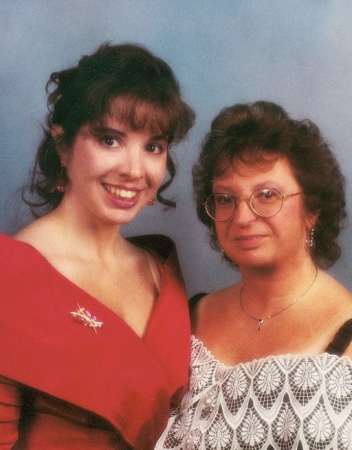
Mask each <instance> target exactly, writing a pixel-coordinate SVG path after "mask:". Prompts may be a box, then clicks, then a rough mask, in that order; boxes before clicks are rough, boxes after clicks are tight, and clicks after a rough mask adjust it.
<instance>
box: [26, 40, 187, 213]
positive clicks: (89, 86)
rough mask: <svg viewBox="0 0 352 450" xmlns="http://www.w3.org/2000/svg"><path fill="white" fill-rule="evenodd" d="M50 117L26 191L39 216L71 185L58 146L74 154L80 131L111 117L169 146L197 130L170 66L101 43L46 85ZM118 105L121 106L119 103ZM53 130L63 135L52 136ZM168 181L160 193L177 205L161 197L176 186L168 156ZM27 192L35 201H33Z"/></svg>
mask: <svg viewBox="0 0 352 450" xmlns="http://www.w3.org/2000/svg"><path fill="white" fill-rule="evenodd" d="M46 90H47V93H48V109H49V113H48V115H47V118H46V126H45V127H44V130H43V132H44V134H43V138H42V141H41V143H40V145H39V147H38V151H37V156H36V161H35V165H34V170H33V174H32V180H31V183H30V186H29V187H26V188H24V189H23V191H22V197H23V199H24V201H25V202H26V203H27V204H28V205H30V206H31V210H32V213H33V215H34V216H35V217H38V216H40V215H42V214H44V213H46V212H48V211H50V210H52V209H55V208H56V207H57V206H58V205H59V204H60V202H61V200H62V197H63V193H61V192H59V191H58V190H57V189H56V185H57V183H58V181H62V179H63V178H64V181H66V180H67V176H66V173H65V170H64V169H63V168H62V166H61V162H60V157H59V154H58V151H57V146H58V145H59V146H60V147H61V148H64V149H65V151H67V152H70V149H71V147H72V144H73V142H74V140H75V137H76V135H77V133H78V131H79V129H80V128H81V127H82V126H83V125H85V124H90V125H91V128H92V129H94V126H95V125H97V124H98V123H99V122H101V121H102V120H103V118H104V116H106V115H107V114H113V115H115V116H118V119H119V120H120V121H122V122H125V123H127V124H128V125H129V126H130V127H131V128H132V129H133V130H135V131H136V130H140V129H148V130H150V131H152V132H154V131H156V130H157V131H158V132H162V134H164V135H165V136H167V139H168V142H169V144H171V143H173V142H179V141H181V140H182V139H183V138H184V137H185V136H186V135H187V133H188V131H189V129H190V128H191V127H192V126H193V124H194V120H195V114H194V112H193V110H192V109H191V108H190V107H189V106H188V105H187V104H186V103H185V102H184V101H183V100H182V98H181V92H180V88H179V84H178V81H177V79H176V78H175V76H174V74H173V72H172V70H171V68H170V67H169V65H168V64H167V63H166V62H164V61H163V60H161V59H160V58H158V57H156V56H154V55H153V54H152V53H151V52H150V51H148V50H147V49H145V48H144V47H142V46H140V45H134V44H122V45H111V44H109V43H105V44H102V45H101V46H100V47H99V48H98V49H97V50H96V52H95V53H93V54H92V55H89V56H83V57H82V58H81V59H80V61H79V63H78V65H77V66H75V67H71V68H69V69H67V70H63V71H61V72H54V73H52V74H51V76H50V79H49V81H48V83H47V86H46ZM116 100H118V101H116ZM53 125H60V126H61V127H62V129H63V134H62V135H61V136H60V138H59V139H58V140H55V141H54V139H53V137H52V136H51V132H50V131H51V128H52V126H53ZM167 170H168V172H169V175H170V178H169V180H168V181H166V182H165V183H164V184H163V185H162V186H161V187H160V188H159V190H158V192H157V199H158V200H159V201H160V202H161V203H162V204H164V205H165V206H171V207H174V206H175V203H174V202H173V201H171V200H167V199H165V198H164V197H162V196H161V192H163V191H164V190H165V189H166V188H167V187H168V186H169V185H170V184H171V182H172V180H173V178H174V176H175V173H176V168H175V164H174V162H173V160H172V158H171V156H170V153H169V152H168V156H167ZM28 191H29V193H30V194H31V195H33V196H34V200H29V199H28V198H27V197H28Z"/></svg>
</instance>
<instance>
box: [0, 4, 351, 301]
mask: <svg viewBox="0 0 352 450" xmlns="http://www.w3.org/2000/svg"><path fill="white" fill-rule="evenodd" d="M351 24H352V5H351V1H350V0H100V1H98V0H60V1H58V0H0V98H1V100H0V137H1V141H0V142H1V164H0V192H1V197H0V202H1V205H0V208H1V209H0V211H1V217H0V230H1V231H3V232H5V233H9V234H11V233H14V231H15V230H16V229H17V228H18V227H19V226H21V223H23V222H24V221H25V220H26V219H27V217H26V211H25V210H24V209H23V207H21V204H20V200H19V194H18V189H19V188H20V187H21V186H22V185H23V184H24V183H25V182H26V181H27V180H28V174H29V171H30V170H31V167H32V164H33V160H34V154H35V150H36V147H37V144H38V141H39V139H40V136H41V124H42V123H43V120H44V117H45V114H46V95H45V90H44V87H45V83H46V81H47V80H48V77H49V75H50V73H51V72H53V71H57V70H61V69H63V68H66V67H68V66H69V65H72V64H75V63H76V62H77V61H78V59H79V58H80V57H81V56H82V55H84V54H88V53H91V52H92V51H94V50H95V49H96V48H97V46H98V45H99V44H100V43H102V42H103V41H110V42H112V43H122V42H137V43H141V44H143V45H145V46H146V47H148V48H149V49H150V50H152V51H153V52H154V53H156V54H157V55H158V56H160V57H161V58H163V59H164V60H166V61H167V62H168V63H169V64H170V65H171V67H172V68H173V70H174V71H175V73H176V75H177V77H178V79H179V81H180V84H181V87H182V91H183V93H184V96H185V98H186V100H187V101H188V102H189V103H190V104H191V105H192V107H193V108H194V110H195V111H196V113H197V122H196V125H195V127H194V128H193V129H192V131H191V133H190V135H189V137H188V139H187V140H186V141H185V142H184V143H182V144H181V145H179V146H177V147H175V148H174V149H173V152H174V155H175V157H176V159H177V165H178V176H177V178H176V180H175V182H174V183H173V186H172V188H171V189H170V190H169V195H170V196H172V197H173V198H174V199H175V200H177V209H176V210H175V211H171V212H164V211H163V210H162V208H161V207H160V205H158V206H155V207H153V208H146V210H145V211H143V212H142V213H141V214H140V215H139V217H137V219H136V220H135V222H134V223H133V224H131V225H129V226H127V227H126V228H125V229H124V230H123V233H124V234H125V235H132V234H144V233H163V234H166V235H169V236H170V237H172V238H173V239H174V240H175V241H176V243H177V247H178V254H179V259H180V262H181V266H182V270H183V274H184V278H185V282H186V286H187V291H188V294H189V295H192V294H194V293H196V292H198V291H213V290H215V289H218V288H220V287H223V286H226V285H229V284H231V283H233V282H234V281H235V280H237V279H238V277H239V274H238V273H236V272H233V271H232V270H231V269H230V268H229V267H228V266H227V265H226V263H221V258H220V255H219V254H218V253H216V252H214V251H213V250H211V249H210V247H209V245H208V238H207V233H206V229H205V227H204V226H203V225H201V224H200V223H199V222H198V220H197V217H196V214H195V210H194V203H193V198H192V187H191V167H192V165H193V163H194V162H195V160H196V159H197V155H198V152H199V148H200V144H201V141H202V139H203V136H204V134H205V133H206V132H207V131H208V129H209V125H210V122H211V119H212V118H213V117H214V116H215V115H216V114H217V113H218V112H219V111H220V109H222V108H223V107H224V106H229V105H231V104H234V103H237V102H253V101H255V100H258V99H264V100H271V101H274V102H277V103H279V104H281V105H282V106H284V107H285V108H286V109H287V110H288V112H289V113H291V114H292V115H293V116H294V117H295V118H301V119H304V118H307V117H308V118H310V119H312V120H313V121H314V122H315V123H317V125H318V126H319V127H320V128H321V129H322V131H323V134H324V135H325V137H326V139H327V140H328V141H329V142H330V144H331V146H332V148H333V150H334V152H335V153H336V155H337V158H338V160H339V161H340V163H341V166H342V169H343V172H344V174H345V175H346V178H347V202H348V211H349V214H350V215H351V211H352V192H351V179H352V173H351V169H352V158H351V149H352V25H351ZM351 232H352V230H351V227H350V226H347V227H346V229H345V230H344V232H343V233H342V235H341V238H340V242H341V245H342V248H343V253H342V256H341V258H340V260H339V261H338V262H337V263H336V264H335V266H334V267H333V268H332V269H330V272H331V273H332V274H333V275H334V276H336V277H337V278H338V279H339V280H340V281H341V282H342V283H343V284H344V285H345V286H347V287H348V288H349V289H352V276H351V274H352V254H351V253H352V239H351Z"/></svg>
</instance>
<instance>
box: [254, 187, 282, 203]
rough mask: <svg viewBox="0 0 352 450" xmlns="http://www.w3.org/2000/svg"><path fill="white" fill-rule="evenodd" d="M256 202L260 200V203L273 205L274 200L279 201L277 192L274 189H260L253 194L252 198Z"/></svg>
mask: <svg viewBox="0 0 352 450" xmlns="http://www.w3.org/2000/svg"><path fill="white" fill-rule="evenodd" d="M254 197H255V198H256V199H257V200H260V201H262V202H266V203H273V202H275V201H276V200H279V199H280V198H281V196H280V194H279V192H278V191H276V190H275V189H261V190H259V191H257V192H255V196H254Z"/></svg>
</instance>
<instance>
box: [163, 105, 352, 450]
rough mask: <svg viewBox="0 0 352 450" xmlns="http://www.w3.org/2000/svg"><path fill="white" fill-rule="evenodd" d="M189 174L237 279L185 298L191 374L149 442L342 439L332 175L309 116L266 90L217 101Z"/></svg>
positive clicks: (340, 186)
mask: <svg viewBox="0 0 352 450" xmlns="http://www.w3.org/2000/svg"><path fill="white" fill-rule="evenodd" d="M194 186H195V191H196V201H197V210H198V216H199V218H200V220H201V221H202V222H203V223H204V224H205V225H206V226H207V227H208V228H209V230H210V233H211V242H212V245H213V246H214V247H215V248H217V249H219V250H220V251H221V253H222V254H223V256H224V258H225V259H226V260H227V261H229V262H230V264H232V265H233V266H234V267H236V268H238V269H239V270H240V272H241V275H242V281H240V282H239V283H237V284H234V285H233V286H229V287H227V288H225V289H223V290H220V291H218V292H214V293H211V294H209V295H204V294H203V295H198V296H196V297H195V298H194V299H192V302H191V303H192V328H193V337H192V363H191V381H190V386H189V390H188V392H187V394H186V396H185V397H184V400H183V402H182V404H181V405H180V407H179V408H177V409H176V410H175V411H174V413H173V414H172V415H171V417H170V420H169V424H168V427H167V429H166V430H165V432H164V434H163V436H162V438H161V439H160V441H159V444H158V446H157V448H158V449H160V448H168V449H247V450H249V449H256V450H259V449H268V448H270V449H285V450H288V449H292V450H293V449H298V448H299V449H332V448H333V449H347V448H349V449H350V448H352V361H351V356H352V345H350V342H351V337H352V320H351V318H352V296H351V294H350V293H349V292H348V291H347V290H346V289H345V288H344V287H343V286H342V285H341V284H340V283H338V282H337V281H336V280H335V279H333V278H332V277H331V276H330V275H328V274H327V273H326V272H325V271H324V270H323V269H324V268H327V267H329V266H331V265H332V264H333V263H334V262H335V261H336V260H337V258H338V257H339V255H340V249H339V246H338V244H337V243H336V239H337V237H338V234H339V231H340V229H341V227H342V224H343V220H344V219H345V209H344V208H345V197H344V180H343V176H342V175H341V172H340V169H339V167H338V164H337V162H336V160H335V158H334V156H333V155H332V153H331V151H330V149H329V147H328V145H327V144H326V142H324V140H323V139H322V137H321V135H320V132H319V130H318V128H317V127H316V126H315V125H314V124H313V123H312V122H310V121H308V120H305V121H296V120H292V119H291V118H290V117H289V116H288V115H287V113H286V112H285V111H284V110H283V109H282V108H281V107H280V106H278V105H275V104H273V103H269V102H256V103H254V104H243V105H242V104H238V105H235V106H232V107H229V108H226V109H224V110H223V111H221V113H220V114H219V115H218V116H217V117H216V118H215V119H214V121H213V123H212V126H211V131H210V133H209V134H208V135H207V137H206V139H205V142H204V146H203V149H202V152H201V155H200V159H199V162H198V164H197V166H196V167H195V169H194Z"/></svg>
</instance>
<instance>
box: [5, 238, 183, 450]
mask: <svg viewBox="0 0 352 450" xmlns="http://www.w3.org/2000/svg"><path fill="white" fill-rule="evenodd" d="M160 239H162V242H164V244H165V243H168V245H169V246H170V241H165V238H163V237H160ZM148 240H149V241H150V240H151V241H153V240H155V241H156V242H158V237H156V236H155V237H153V238H152V239H151V238H150V237H149V238H148ZM141 242H143V239H141ZM159 244H160V242H159ZM148 245H151V244H150V243H149V244H148ZM177 267H178V266H177V258H175V253H174V248H173V246H171V248H170V253H169V256H168V257H167V258H166V259H165V260H164V261H163V264H162V272H163V275H162V278H163V282H162V288H161V292H160V295H159V298H158V300H157V302H156V305H155V307H154V310H153V313H152V316H151V318H150V322H149V325H148V329H147V332H146V336H145V338H144V340H142V339H140V338H139V337H138V336H137V335H136V334H135V333H134V331H133V330H132V329H131V328H130V327H129V326H128V325H127V324H126V323H125V322H123V321H122V320H121V319H120V318H119V317H118V316H117V315H116V314H114V313H113V312H112V311H111V310H109V309H108V308H107V307H105V306H104V305H103V304H101V303H100V302H99V301H97V300H96V299H95V298H93V297H91V296H90V295H89V294H87V293H86V292H85V291H83V290H82V289H80V288H79V287H78V286H76V285H75V284H73V283H72V282H70V281H69V280H68V279H67V278H65V277H64V276H62V275H61V274H60V273H59V272H57V271H56V270H55V269H54V268H53V267H52V266H51V265H50V264H49V263H48V262H47V260H46V259H45V258H44V257H43V256H42V255H41V254H40V253H38V252H37V251H36V250H35V249H34V248H32V247H31V246H29V245H27V244H24V243H22V242H18V241H15V240H13V239H11V238H8V237H6V236H4V235H0V299H1V311H0V375H2V376H4V377H7V378H9V379H10V380H14V381H16V382H19V383H21V384H23V385H26V386H30V387H31V388H34V389H37V390H39V391H41V392H44V393H46V394H49V395H50V396H53V397H55V398H56V399H60V400H62V401H63V402H68V403H69V404H72V405H75V406H77V407H78V408H82V409H83V410H87V411H88V412H92V413H94V414H96V415H98V416H101V417H102V418H104V419H106V421H108V422H109V423H110V424H112V428H113V429H116V430H118V431H119V433H121V435H122V436H123V438H124V439H125V440H126V441H127V442H128V443H129V444H130V445H131V446H132V447H133V448H135V449H140V450H147V449H148V450H149V449H151V448H153V446H154V443H155V441H156V440H157V438H158V437H159V435H160V434H161V432H162V431H163V428H164V426H165V425H166V421H167V417H168V414H169V409H170V400H171V399H172V400H173V401H179V400H180V396H181V395H182V393H183V391H184V389H185V387H186V385H187V380H188V363H189V353H190V349H189V331H190V330H189V322H188V311H187V301H186V297H185V293H184V290H183V284H182V282H181V280H180V278H179V273H178V272H177V270H175V269H176V268H177ZM77 304H79V305H80V306H81V307H84V308H86V309H87V310H88V311H89V312H90V313H92V314H94V315H95V316H96V317H97V320H99V321H102V322H103V326H102V327H101V328H99V329H97V333H95V332H94V330H93V329H92V328H89V327H85V326H83V325H82V324H80V323H78V322H77V321H75V320H74V319H73V318H72V315H71V314H70V312H71V311H76V310H77V309H78V306H77ZM1 420H2V419H1V417H0V422H1ZM62 426H63V427H64V424H63V425H62ZM67 427H70V431H69V432H70V433H73V435H74V434H75V430H74V426H73V425H72V424H70V425H68V424H67ZM36 430H37V431H38V433H39V434H40V433H42V434H41V438H42V439H45V434H48V439H49V435H50V436H51V437H50V439H54V438H55V439H58V441H57V444H55V445H57V447H50V446H47V448H65V447H64V445H63V444H61V443H60V435H61V436H62V439H64V436H63V434H64V433H63V429H59V430H58V431H57V432H56V430H55V426H54V425H51V426H48V427H47V429H42V430H38V428H36V427H35V426H33V432H32V434H30V435H29V437H28V442H30V440H31V439H33V440H34V439H35V437H34V433H35V432H36ZM79 432H80V433H81V431H79ZM55 433H56V434H55ZM39 434H38V435H39ZM52 435H53V436H54V438H53V437H52ZM66 438H67V436H66ZM1 439H2V437H0V442H1ZM43 442H44V441H43ZM47 442H49V440H48V441H47ZM52 442H54V441H52ZM65 442H67V441H65ZM82 442H83V441H82ZM60 445H61V447H60ZM83 445H84V443H83ZM26 448H27V447H26ZM28 448H34V447H30V445H29V444H28ZM70 448H76V447H74V446H70ZM77 448H81V447H79V446H78V444H77ZM82 448H83V446H82ZM87 448H90V446H88V445H87ZM95 448H97V449H99V448H109V447H105V446H102V447H100V446H98V445H96V446H95ZM111 448H114V447H111Z"/></svg>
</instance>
